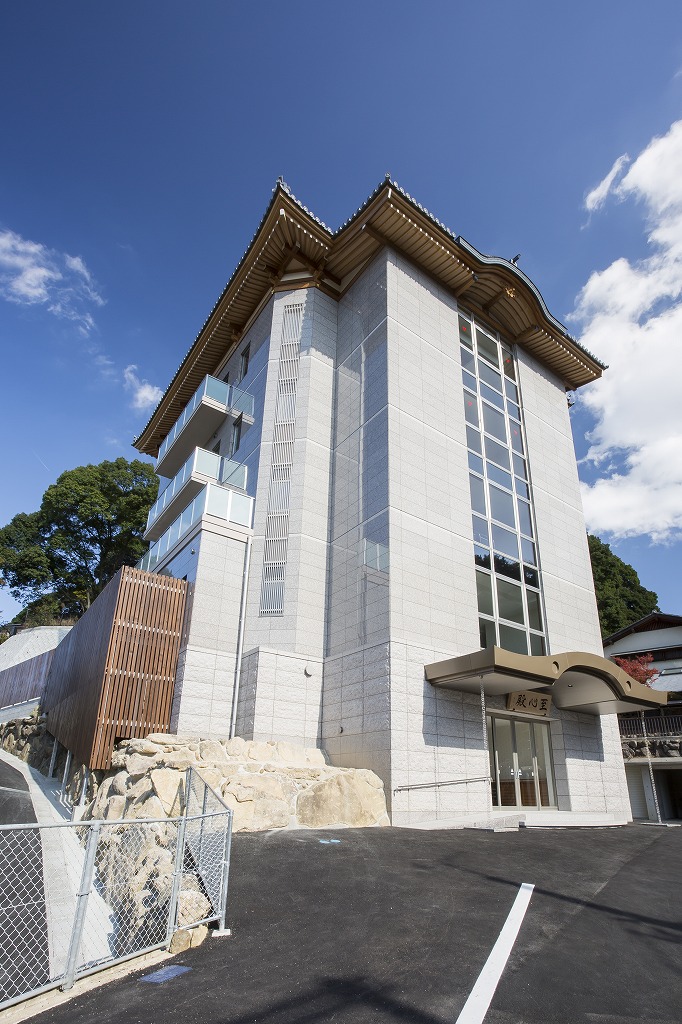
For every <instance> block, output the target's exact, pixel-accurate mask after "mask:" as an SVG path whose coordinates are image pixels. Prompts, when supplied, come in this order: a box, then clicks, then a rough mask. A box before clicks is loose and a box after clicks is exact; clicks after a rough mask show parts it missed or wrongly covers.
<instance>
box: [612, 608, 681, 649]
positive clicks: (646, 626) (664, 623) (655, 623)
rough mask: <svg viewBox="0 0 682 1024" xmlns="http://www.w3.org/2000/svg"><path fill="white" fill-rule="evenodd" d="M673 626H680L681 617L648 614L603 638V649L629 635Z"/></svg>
mask: <svg viewBox="0 0 682 1024" xmlns="http://www.w3.org/2000/svg"><path fill="white" fill-rule="evenodd" d="M674 626H682V615H666V614H665V613H664V612H650V613H649V614H648V615H645V616H644V617H643V618H641V619H637V621H636V622H633V623H631V624H630V625H629V626H624V627H623V629H619V630H618V632H617V633H612V634H611V636H607V637H604V647H607V646H609V645H610V644H615V642H616V641H617V640H622V639H623V637H626V636H630V634H631V633H649V632H652V631H654V630H657V629H672V628H673V627H674Z"/></svg>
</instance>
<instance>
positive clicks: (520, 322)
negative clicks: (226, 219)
mask: <svg viewBox="0 0 682 1024" xmlns="http://www.w3.org/2000/svg"><path fill="white" fill-rule="evenodd" d="M384 246H388V247H390V248H392V249H394V250H395V251H397V252H398V253H400V254H402V255H403V256H405V257H406V258H407V259H409V260H411V261H412V262H413V263H415V264H417V265H418V266H419V267H420V268H421V269H423V270H424V271H425V272H426V273H428V274H429V275H430V276H431V277H433V278H434V280H436V281H437V282H438V283H439V284H440V285H441V287H443V288H444V289H446V290H447V291H448V292H449V293H450V294H452V295H453V296H455V298H457V299H460V298H462V299H463V301H464V302H465V303H466V305H467V307H468V308H470V309H471V310H472V311H473V312H474V313H479V315H481V316H482V317H484V318H485V319H486V320H488V321H489V322H490V323H491V324H492V325H494V326H496V327H497V328H498V329H499V330H500V331H501V332H502V333H503V334H504V336H505V338H506V340H508V341H510V342H513V343H517V344H519V345H522V346H523V347H524V348H526V349H527V350H528V351H529V352H530V353H531V354H532V355H533V356H535V357H536V358H537V359H538V360H540V361H541V362H543V363H544V364H545V365H547V366H548V367H549V368H550V369H551V370H553V371H554V373H556V374H557V376H558V377H559V378H560V379H561V380H562V381H563V382H564V384H565V386H566V387H567V388H577V387H580V386H581V385H582V384H587V383H589V382H590V381H592V380H595V379H596V378H597V377H599V376H600V375H601V371H602V370H603V369H604V365H603V363H600V362H599V360H598V359H596V358H595V357H594V356H592V355H590V353H589V352H587V351H586V350H585V349H583V348H582V347H581V346H580V345H579V344H578V342H577V341H576V340H575V339H574V338H572V337H571V336H570V335H569V334H568V332H567V331H566V329H565V327H563V326H562V324H561V323H560V322H559V321H558V320H557V319H556V318H555V317H553V316H552V314H551V313H550V312H549V310H548V308H547V306H546V304H545V302H544V300H543V298H542V296H541V295H540V292H539V291H538V290H537V288H536V287H535V285H534V284H533V283H532V281H530V279H529V278H528V277H526V275H525V274H524V273H523V272H522V271H521V270H519V268H518V267H517V266H515V264H514V263H512V262H511V261H510V260H505V259H501V258H499V257H491V256H484V255H483V254H482V253H480V252H479V251H478V250H477V249H475V248H474V247H473V246H472V245H470V244H469V243H468V242H466V241H465V240H464V239H463V238H461V237H460V236H456V235H454V234H453V233H452V232H451V231H449V230H448V229H447V228H446V227H445V226H444V225H443V224H441V223H440V221H438V220H437V219H436V218H435V217H434V216H433V215H432V214H430V213H429V212H428V211H427V210H425V209H424V208H423V207H422V206H420V205H419V203H417V202H415V200H414V199H412V197H411V196H409V195H408V193H407V192H404V191H403V190H402V189H401V188H400V187H399V186H398V185H397V184H396V183H395V182H393V181H390V180H389V179H386V180H385V181H384V182H382V183H381V184H380V185H379V186H378V187H377V188H376V189H375V191H374V192H373V193H372V195H371V196H370V197H369V198H368V199H367V201H366V202H365V203H364V204H363V205H362V206H361V207H360V209H359V210H357V211H356V213H355V214H354V215H353V216H352V217H351V218H350V220H348V221H346V223H345V224H343V225H342V226H341V227H340V228H339V229H338V230H337V231H332V230H331V229H330V228H328V227H327V226H326V225H325V224H323V223H322V221H321V220H319V219H318V218H317V217H315V216H314V215H313V214H312V213H311V212H310V211H309V210H308V209H306V207H305V206H303V205H302V204H301V203H299V202H298V200H297V199H295V198H294V196H292V195H291V193H290V191H289V190H288V188H287V187H286V186H285V185H284V183H283V182H281V181H280V182H278V184H277V186H276V188H275V190H274V193H273V196H272V201H271V202H270V205H269V206H268V208H267V210H266V212H265V215H264V217H263V219H262V221H261V223H260V226H259V228H258V230H257V232H256V234H255V236H254V238H253V240H252V241H251V244H250V245H249V247H248V249H247V251H246V253H245V254H244V256H243V257H242V259H241V261H240V263H239V265H238V267H237V269H236V270H235V272H234V274H233V275H232V277H231V278H230V280H229V282H228V283H227V285H226V287H225V289H224V291H223V293H222V295H221V296H220V298H219V299H218V302H217V303H216V305H215V306H214V307H213V310H212V311H211V313H210V315H209V317H208V319H207V320H206V322H205V324H204V326H203V327H202V329H201V330H200V332H199V334H198V336H197V338H196V340H195V341H194V343H193V345H192V346H191V348H190V349H189V351H188V352H187V354H186V356H185V358H184V359H183V361H182V363H181V365H180V367H179V368H178V370H177V372H176V374H175V376H174V377H173V380H172V381H171V383H170V385H169V386H168V388H167V390H166V392H165V394H164V395H163V397H162V398H161V401H160V402H159V404H158V406H157V408H156V409H155V411H154V412H153V414H152V416H151V418H150V420H149V422H148V423H147V425H146V426H145V427H144V429H143V431H142V433H141V434H140V436H139V437H138V438H137V439H136V441H135V447H136V448H137V449H138V450H139V451H141V452H145V453H147V454H149V455H153V456H155V455H156V454H157V452H158V449H159V445H160V444H161V442H162V440H163V439H164V437H165V436H166V434H167V433H168V431H169V430H170V428H171V427H172V425H173V423H174V422H175V420H176V419H177V417H178V415H179V414H180V412H181V411H182V408H183V406H184V405H185V404H186V403H187V402H188V401H189V399H190V398H191V396H192V394H193V393H194V391H195V390H196V388H197V387H198V385H199V383H200V382H201V380H202V379H203V377H205V376H206V374H209V373H213V372H214V371H215V370H216V368H217V367H218V366H219V365H220V363H221V362H223V360H224V359H225V357H226V356H228V355H229V354H230V351H231V350H232V349H234V347H235V346H236V345H237V344H238V343H239V340H240V339H241V337H242V336H243V334H244V332H245V331H246V330H247V329H248V327H249V326H250V324H251V323H252V322H253V320H254V318H255V317H256V316H257V315H258V313H259V312H260V311H261V310H262V309H263V306H264V305H265V303H266V302H267V301H268V299H269V298H270V297H271V295H273V293H274V292H277V291H283V290H290V289H293V288H310V287H315V288H320V289H322V290H323V291H325V292H327V293H328V294H329V295H332V296H333V297H335V298H340V297H341V296H342V295H343V294H344V292H345V291H346V290H347V289H348V288H349V287H350V285H351V284H352V283H353V281H354V280H355V279H356V277H358V275H359V274H360V273H361V272H362V270H363V269H364V267H366V266H367V264H368V263H369V262H370V261H371V260H372V259H373V257H374V256H375V255H376V254H377V253H378V252H379V250H380V249H381V248H383V247H384Z"/></svg>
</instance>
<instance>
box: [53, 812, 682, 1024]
mask: <svg viewBox="0 0 682 1024" xmlns="http://www.w3.org/2000/svg"><path fill="white" fill-rule="evenodd" d="M681 854H682V830H680V829H667V828H656V827H654V826H644V825H632V826H627V827H624V828H614V829H561V830H559V829H557V830H543V831H536V830H521V831H518V832H509V833H489V832H482V831H461V830H458V831H442V832H433V831H428V832H423V831H418V830H406V829H393V828H386V829H364V830H363V829H354V830H347V831H344V830H334V831H317V832H313V831H311V832H300V831H299V832H285V833H282V832H279V833H261V834H256V835H243V836H237V837H235V842H234V852H233V861H232V871H231V882H230V912H229V923H230V924H231V925H232V928H233V932H234V934H233V937H232V938H210V939H209V940H207V942H205V943H204V944H203V946H200V947H198V948H197V949H194V950H189V951H187V952H186V953H184V954H182V955H180V956H178V957H175V958H174V959H172V960H169V961H168V965H169V966H180V967H183V968H189V969H188V970H185V971H184V972H182V973H178V974H177V975H176V976H171V975H172V972H170V973H169V972H168V971H167V969H165V973H164V974H163V975H161V976H160V977H157V978H156V979H155V978H154V977H153V975H154V971H151V972H150V970H146V971H143V972H139V971H138V972H133V973H132V974H131V975H129V976H128V977H126V978H124V979H121V980H118V981H116V982H113V983H111V984H109V985H105V986H102V987H100V988H98V989H94V990H92V991H89V992H87V993H83V994H82V995H79V996H76V997H75V998H74V999H73V1000H71V1001H70V1002H69V1003H68V1004H66V1005H64V1006H61V1007H58V1008H55V1009H53V1010H49V1011H47V1012H44V1013H42V1014H40V1015H39V1016H36V1017H34V1018H33V1020H34V1021H35V1022H36V1024H48V1022H52V1024H57V1022H58V1024H67V1022H68V1024H95V1022H97V1024H106V1022H114V1021H115V1022H117V1024H119V1022H121V1021H126V1022H135V1024H158V1022H159V1021H162V1022H163V1024H180V1022H182V1024H192V1022H195V1021H196V1022H202V1024H251V1022H257V1024H314V1022H322V1021H324V1022H331V1021H333V1022H334V1024H350V1022H359V1024H369V1022H377V1024H384V1022H410V1024H446V1022H447V1024H455V1022H456V1021H457V1018H458V1016H459V1014H460V1011H461V1010H462V1007H463V1006H464V1004H465V1002H466V1000H467V997H468V996H469V993H470V992H471V989H472V987H473V986H474V984H475V982H476V979H477V978H478V976H479V974H480V972H481V969H482V967H483V965H484V964H485V962H486V959H487V957H488V954H489V953H490V951H491V949H492V947H493V945H494V944H495V941H496V939H497V937H498V935H499V933H500V930H501V928H502V926H503V924H504V922H505V920H506V918H507V915H508V914H509V911H510V908H511V906H512V904H513V903H514V900H515V898H516V895H517V893H518V891H519V887H520V885H521V884H522V883H523V882H527V883H532V884H533V885H534V886H535V888H534V890H533V894H532V897H531V901H530V905H529V907H528V910H527V913H526V916H525V918H524V920H523V923H522V925H521V929H520V931H519V934H518V937H517V939H516V942H515V945H514V947H513V949H512V952H511V955H510V957H509V960H508V962H507V964H506V967H505V969H504V972H503V974H502V977H501V981H500V983H499V985H498V987H497V990H496V992H495V995H494V997H493V1000H492V1003H491V1005H490V1009H489V1010H488V1013H487V1016H486V1017H485V1021H486V1024H577V1022H585V1024H587V1022H589V1024H616V1022H617V1024H631V1022H634V1021H638V1022H639V1021H646V1022H647V1024H673V1022H674V1024H678V1022H679V1021H680V1019H682V1011H681V1008H680V1002H681V996H682V987H681V983H680V972H679V964H680V952H681V943H682V925H681V924H680V913H679V909H680V898H679V868H680V863H681V857H680V855H681ZM150 980H152V981H154V980H156V981H158V983H157V984H149V983H148V981H150Z"/></svg>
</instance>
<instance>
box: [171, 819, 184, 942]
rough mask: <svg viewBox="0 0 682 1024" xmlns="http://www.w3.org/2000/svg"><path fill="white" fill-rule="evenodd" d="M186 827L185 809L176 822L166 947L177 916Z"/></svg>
mask: <svg viewBox="0 0 682 1024" xmlns="http://www.w3.org/2000/svg"><path fill="white" fill-rule="evenodd" d="M186 825H187V807H185V814H184V815H183V816H182V818H180V820H179V821H178V839H177V844H178V845H177V846H176V848H175V865H174V868H173V888H172V889H171V898H170V903H169V904H168V926H167V928H166V945H167V946H169V945H170V941H171V939H172V938H173V932H174V931H175V924H176V919H177V916H178V898H179V896H180V881H181V879H182V869H183V864H184V859H185V826H186Z"/></svg>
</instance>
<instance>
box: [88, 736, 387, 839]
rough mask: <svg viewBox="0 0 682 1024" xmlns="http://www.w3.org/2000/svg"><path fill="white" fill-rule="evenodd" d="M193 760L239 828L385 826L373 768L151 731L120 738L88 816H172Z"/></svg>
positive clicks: (286, 749) (301, 751) (283, 746)
mask: <svg viewBox="0 0 682 1024" xmlns="http://www.w3.org/2000/svg"><path fill="white" fill-rule="evenodd" d="M190 765H191V766H192V767H194V768H196V769H197V770H198V771H199V773H200V774H201V777H202V778H203V779H205V781H206V782H207V783H208V784H209V785H210V786H211V787H212V788H213V789H214V790H215V791H216V792H217V793H219V794H220V795H221V796H222V798H223V800H224V801H225V803H226V804H227V805H228V807H231V808H232V810H233V811H234V831H235V832H261V831H265V830H268V829H283V828H324V827H327V826H334V825H346V826H350V827H363V826H371V825H388V824H389V820H388V814H387V812H386V801H385V798H384V790H383V783H382V781H381V779H379V777H378V776H377V775H375V774H374V773H373V772H370V771H367V770H365V769H357V768H334V767H331V766H330V765H328V764H326V762H325V759H324V755H323V753H322V752H321V751H320V750H317V749H305V748H303V747H299V746H297V745H295V744H292V743H283V742H280V743H259V742H256V741H251V740H248V741H247V740H243V739H239V738H237V739H232V740H215V739H210V740H208V739H201V738H200V737H193V736H173V735H164V734H154V735H151V736H148V737H147V738H146V739H144V740H137V739H135V740H123V741H121V742H120V743H119V744H118V745H117V747H116V750H115V751H114V755H113V759H112V769H111V770H110V771H109V772H107V773H106V774H105V776H104V777H103V778H102V780H101V781H100V784H99V787H98V791H97V795H96V797H95V799H94V800H93V801H92V802H91V803H90V804H89V805H88V806H87V807H86V810H85V814H84V817H95V818H104V819H107V820H111V819H116V818H123V817H125V818H156V817H162V816H168V817H173V816H175V815H177V814H181V813H182V811H183V809H184V781H185V772H186V770H187V768H188V767H190Z"/></svg>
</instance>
